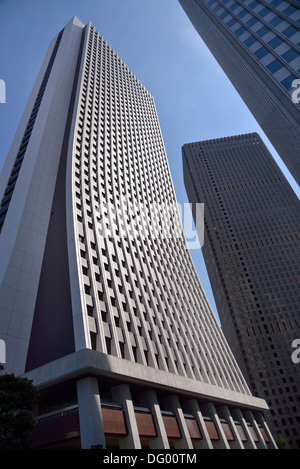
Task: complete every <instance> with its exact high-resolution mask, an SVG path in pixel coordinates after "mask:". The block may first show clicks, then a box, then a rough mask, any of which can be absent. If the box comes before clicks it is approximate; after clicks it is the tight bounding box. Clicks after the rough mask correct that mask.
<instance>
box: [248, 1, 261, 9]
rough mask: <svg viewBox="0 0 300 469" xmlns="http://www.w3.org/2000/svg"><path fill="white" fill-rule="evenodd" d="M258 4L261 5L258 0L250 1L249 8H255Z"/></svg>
mask: <svg viewBox="0 0 300 469" xmlns="http://www.w3.org/2000/svg"><path fill="white" fill-rule="evenodd" d="M258 5H259V3H258V2H256V0H254V2H252V3H250V5H249V8H251V9H253V8H255V7H257V6H258Z"/></svg>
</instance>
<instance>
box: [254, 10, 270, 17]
mask: <svg viewBox="0 0 300 469" xmlns="http://www.w3.org/2000/svg"><path fill="white" fill-rule="evenodd" d="M268 13H270V10H269V8H263V9H262V10H261V11H259V12H258V13H257V14H258V15H259V16H261V17H262V18H264V17H265V16H266V15H267V14H268Z"/></svg>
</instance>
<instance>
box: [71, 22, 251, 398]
mask: <svg viewBox="0 0 300 469" xmlns="http://www.w3.org/2000/svg"><path fill="white" fill-rule="evenodd" d="M83 57H84V63H83V72H82V79H81V83H80V93H79V101H78V106H77V110H78V111H77V119H76V128H75V134H74V152H73V193H74V202H73V204H74V217H75V218H76V223H75V237H76V240H77V258H78V259H80V264H81V265H80V275H81V284H82V286H83V287H82V293H81V295H82V296H81V301H82V310H83V314H84V315H85V318H86V321H85V324H86V346H87V347H88V348H93V349H96V350H98V351H101V352H104V353H107V354H111V355H114V356H117V357H120V358H125V359H127V360H131V361H134V362H137V363H140V364H144V365H148V366H151V367H154V368H158V369H161V370H165V371H169V372H172V373H176V374H179V375H182V376H187V377H190V378H196V379H199V380H201V381H204V382H208V383H211V384H216V385H218V386H221V387H225V388H230V389H235V390H240V391H241V390H243V391H244V392H247V386H246V385H245V382H244V379H243V378H242V376H241V374H240V372H239V370H238V369H237V368H236V365H235V362H234V361H232V354H231V351H230V349H229V348H228V345H227V343H226V342H225V341H224V338H223V335H222V333H221V331H220V329H219V327H218V325H217V323H216V320H215V318H214V315H213V313H212V312H211V310H210V308H209V305H208V303H207V300H206V298H205V296H204V294H203V291H202V287H201V285H200V284H199V280H198V277H197V274H196V272H195V269H194V266H193V264H192V261H191V258H190V256H189V253H188V250H187V248H186V244H185V239H184V235H183V233H182V231H181V232H180V235H179V236H175V237H168V238H164V236H161V237H156V236H151V235H147V236H130V235H124V232H125V230H126V229H128V226H133V225H132V217H134V215H136V213H135V208H136V206H140V205H142V206H143V208H144V211H145V216H149V217H151V214H152V210H153V207H155V206H156V205H157V206H160V205H161V204H170V205H174V204H175V203H176V199H175V194H174V189H173V186H172V181H171V177H170V173H169V169H168V164H167V158H166V155H165V150H164V145H163V140H162V137H161V132H160V127H159V123H158V119H157V115H156V110H155V105H154V101H153V98H152V96H151V95H150V94H149V92H148V91H147V90H146V89H145V88H144V87H143V86H142V84H141V83H140V82H139V81H138V80H137V78H136V77H135V76H134V75H133V74H132V72H131V71H130V70H129V69H128V68H127V67H126V65H125V64H124V63H123V62H122V61H121V60H120V58H119V57H118V56H117V54H116V53H115V52H114V51H113V50H112V49H111V48H110V46H109V45H108V44H107V43H106V41H104V40H103V38H102V37H101V36H100V35H99V33H98V32H97V31H96V30H95V29H94V27H92V26H90V27H88V28H87V30H86V43H85V52H84V54H83ZM124 199H125V200H126V201H127V202H128V204H129V205H130V207H131V209H132V212H133V213H132V212H131V211H126V210H124V204H123V201H124ZM103 206H104V209H103ZM99 207H101V210H102V211H101V217H100V216H99ZM106 207H113V209H114V211H113V212H111V211H107V212H106V211H105V208H106ZM175 225H177V226H179V219H178V220H177V219H176V217H175Z"/></svg>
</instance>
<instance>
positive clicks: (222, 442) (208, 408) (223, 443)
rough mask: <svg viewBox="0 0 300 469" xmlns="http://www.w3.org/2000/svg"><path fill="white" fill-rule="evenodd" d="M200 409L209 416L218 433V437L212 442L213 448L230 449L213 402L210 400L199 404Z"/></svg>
mask: <svg viewBox="0 0 300 469" xmlns="http://www.w3.org/2000/svg"><path fill="white" fill-rule="evenodd" d="M201 410H202V412H203V413H204V414H205V416H207V417H210V418H211V419H212V421H213V422H214V424H215V426H216V429H217V432H218V434H219V437H220V439H219V440H217V441H214V442H213V445H214V448H215V449H230V446H229V444H228V441H227V439H226V436H225V433H224V430H223V428H222V425H221V422H220V419H219V416H218V413H217V411H216V409H215V406H214V404H213V403H212V402H207V403H206V404H203V405H201Z"/></svg>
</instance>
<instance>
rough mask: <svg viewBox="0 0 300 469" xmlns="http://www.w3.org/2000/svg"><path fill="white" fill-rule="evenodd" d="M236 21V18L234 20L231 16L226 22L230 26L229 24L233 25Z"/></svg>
mask: <svg viewBox="0 0 300 469" xmlns="http://www.w3.org/2000/svg"><path fill="white" fill-rule="evenodd" d="M236 23H237V20H235V19H234V18H232V19H231V20H230V21H229V22H228V23H227V25H228V26H229V27H230V28H231V26H233V25H234V24H236Z"/></svg>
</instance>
